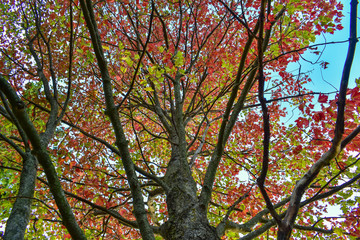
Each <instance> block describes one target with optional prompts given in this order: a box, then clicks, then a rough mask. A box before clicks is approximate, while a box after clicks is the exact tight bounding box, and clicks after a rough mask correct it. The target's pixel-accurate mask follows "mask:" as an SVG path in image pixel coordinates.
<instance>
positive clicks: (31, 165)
mask: <svg viewBox="0 0 360 240" xmlns="http://www.w3.org/2000/svg"><path fill="white" fill-rule="evenodd" d="M23 163H24V164H23V169H22V172H21V176H20V187H19V192H18V195H17V198H16V201H15V203H14V206H13V208H12V210H11V213H10V217H9V219H8V220H7V222H6V228H5V235H4V236H3V239H4V240H13V239H24V235H25V231H26V227H27V225H28V223H29V220H30V214H31V204H32V198H33V196H34V189H35V180H36V169H37V161H36V158H35V157H34V156H33V155H31V153H30V152H28V153H26V155H25V157H24V161H23Z"/></svg>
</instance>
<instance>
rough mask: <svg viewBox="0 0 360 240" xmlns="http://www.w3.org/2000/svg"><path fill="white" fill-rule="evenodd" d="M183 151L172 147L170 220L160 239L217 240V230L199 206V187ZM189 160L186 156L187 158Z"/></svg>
mask: <svg viewBox="0 0 360 240" xmlns="http://www.w3.org/2000/svg"><path fill="white" fill-rule="evenodd" d="M182 150H184V149H182V148H181V147H178V146H176V145H173V146H172V156H171V160H170V163H169V165H168V170H167V172H166V175H165V182H166V184H167V185H168V186H169V190H168V191H167V193H166V196H167V198H166V203H167V208H168V216H169V220H168V221H167V222H166V223H165V224H163V225H162V226H161V227H160V232H161V235H162V236H163V237H164V238H165V239H167V240H188V239H192V240H218V239H220V238H219V237H218V236H217V233H216V229H215V228H214V227H212V226H210V224H209V222H208V219H207V214H206V209H207V208H206V207H205V206H203V205H201V204H200V203H199V200H198V197H197V189H196V183H195V181H194V179H193V177H192V175H191V171H190V167H189V165H188V164H184V163H185V162H186V161H184V159H182V158H184V156H182V154H181V151H182ZM185 159H186V156H185Z"/></svg>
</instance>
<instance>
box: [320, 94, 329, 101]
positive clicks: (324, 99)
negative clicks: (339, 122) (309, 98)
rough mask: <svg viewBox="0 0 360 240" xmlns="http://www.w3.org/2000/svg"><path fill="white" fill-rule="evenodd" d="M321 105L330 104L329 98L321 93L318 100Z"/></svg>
mask: <svg viewBox="0 0 360 240" xmlns="http://www.w3.org/2000/svg"><path fill="white" fill-rule="evenodd" d="M318 102H319V103H327V102H328V96H327V95H325V94H322V93H320V94H319V98H318Z"/></svg>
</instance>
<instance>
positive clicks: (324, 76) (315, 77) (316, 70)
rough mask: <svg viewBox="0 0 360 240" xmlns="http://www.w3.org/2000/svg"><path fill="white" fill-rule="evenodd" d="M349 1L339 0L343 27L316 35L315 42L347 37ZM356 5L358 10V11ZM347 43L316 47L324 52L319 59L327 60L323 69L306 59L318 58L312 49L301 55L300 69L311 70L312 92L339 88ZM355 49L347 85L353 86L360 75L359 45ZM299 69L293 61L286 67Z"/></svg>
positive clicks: (292, 69) (339, 39)
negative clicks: (341, 8)
mask: <svg viewBox="0 0 360 240" xmlns="http://www.w3.org/2000/svg"><path fill="white" fill-rule="evenodd" d="M350 1H351V0H341V1H340V2H342V3H343V5H344V9H343V14H344V15H345V16H344V17H343V20H342V25H343V27H344V29H342V30H341V31H335V33H334V34H330V33H328V34H325V35H321V36H318V37H317V39H316V42H315V44H317V43H325V42H335V41H343V40H347V39H349V32H350V22H349V21H350V20H349V19H350ZM359 11H360V10H359V6H358V12H359ZM357 32H358V36H359V33H360V22H359V21H358V28H357ZM348 45H349V43H348V42H346V43H337V44H328V45H326V46H321V47H318V49H317V51H322V50H323V49H324V52H323V54H322V56H321V59H320V61H325V62H328V63H329V65H328V68H327V69H323V68H322V67H321V66H320V64H315V65H312V64H310V63H308V62H307V61H312V62H315V61H316V60H317V59H318V57H319V56H318V55H315V54H314V53H311V52H313V51H311V50H307V51H306V52H305V53H304V54H303V55H302V57H303V58H304V59H306V60H307V61H305V60H301V61H300V64H301V70H302V71H311V73H310V74H309V76H310V78H311V79H312V82H311V83H309V84H308V85H307V87H308V88H310V89H311V90H313V91H314V92H323V93H325V92H333V91H336V90H338V89H339V87H340V80H341V75H342V70H343V67H344V63H345V59H346V55H347V49H348ZM357 45H358V46H357V49H358V50H357V51H356V52H355V57H354V61H353V65H352V68H351V74H350V79H349V87H350V88H353V87H355V86H356V84H355V78H359V77H360V45H359V43H358V44H357ZM298 69H299V63H293V64H291V65H290V66H289V67H288V70H289V71H295V73H296V72H297V71H298Z"/></svg>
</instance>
